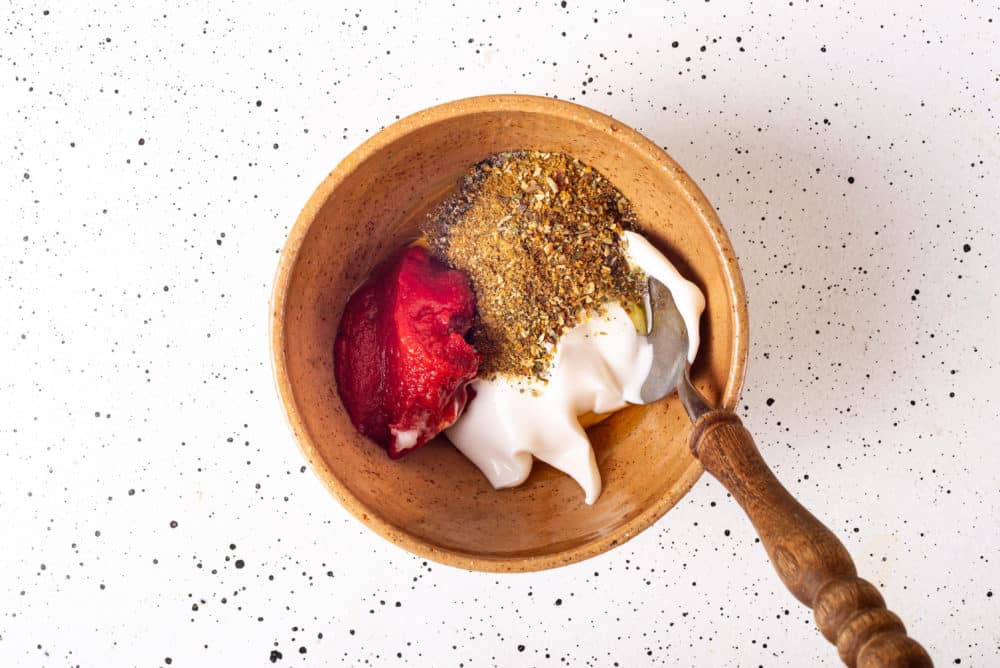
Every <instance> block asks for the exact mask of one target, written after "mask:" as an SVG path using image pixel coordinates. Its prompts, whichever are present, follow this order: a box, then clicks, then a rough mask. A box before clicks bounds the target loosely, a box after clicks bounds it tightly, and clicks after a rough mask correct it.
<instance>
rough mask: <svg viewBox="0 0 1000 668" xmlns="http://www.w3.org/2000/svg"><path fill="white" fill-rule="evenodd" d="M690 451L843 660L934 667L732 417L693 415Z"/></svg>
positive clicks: (864, 666) (863, 665)
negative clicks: (754, 532) (746, 519)
mask: <svg viewBox="0 0 1000 668" xmlns="http://www.w3.org/2000/svg"><path fill="white" fill-rule="evenodd" d="M691 451H692V452H693V453H694V455H695V456H696V457H697V458H698V459H700V460H701V463H702V466H704V467H705V470H706V471H708V472H709V473H711V474H712V475H713V476H715V477H716V478H717V479H718V480H719V482H721V483H722V484H723V486H724V487H725V488H726V489H727V490H729V493H730V494H732V495H733V497H734V498H735V499H736V501H737V502H738V503H739V504H740V506H741V507H742V508H743V510H744V511H745V512H746V514H747V516H748V517H749V518H750V521H751V522H752V523H753V525H754V528H755V529H757V535H759V536H760V540H761V542H762V543H763V544H764V548H765V549H766V550H767V555H768V556H769V557H770V558H771V563H772V564H773V565H774V569H775V570H776V571H777V572H778V576H779V577H780V578H781V581H782V582H784V583H785V586H786V587H788V589H789V591H791V592H792V594H794V595H795V598H797V599H799V600H800V601H802V602H803V603H805V604H806V605H808V606H809V607H810V608H812V609H813V613H814V615H815V617H816V625H817V626H818V627H819V630H820V631H821V632H822V633H823V635H824V636H825V637H826V639H827V640H829V641H830V642H831V643H833V644H835V645H836V646H837V651H838V652H839V653H840V658H841V659H842V660H843V661H844V663H845V664H847V665H848V666H852V667H854V666H857V667H859V668H874V667H875V666H879V667H882V666H892V667H894V668H895V667H903V666H906V667H910V668H916V667H920V668H923V667H925V666H933V664H932V662H931V658H930V656H928V655H927V652H926V651H925V650H924V648H923V647H921V646H920V644H919V643H918V642H917V641H915V640H913V639H912V638H910V637H909V636H907V635H906V628H905V627H904V626H903V622H902V621H900V619H899V617H897V616H896V615H895V614H894V613H892V612H890V611H889V610H887V609H886V607H885V601H884V600H882V595H881V594H879V591H878V589H876V588H875V586H874V585H873V584H871V583H870V582H868V581H867V580H863V579H861V578H859V577H858V574H857V570H856V569H855V567H854V562H853V561H851V555H850V554H848V553H847V549H846V548H845V547H844V545H843V544H842V543H841V542H840V541H839V540H837V537H836V536H834V535H833V533H832V532H831V531H830V530H829V529H827V528H826V527H825V526H824V525H823V523H822V522H820V521H819V520H817V519H816V518H815V517H813V515H812V514H811V513H810V512H809V511H808V510H806V509H805V508H803V507H802V505H801V504H799V502H798V501H796V500H795V498H794V497H793V496H792V495H791V494H789V493H788V490H786V489H785V488H784V487H783V486H782V485H781V483H780V482H778V479H777V478H775V477H774V473H772V472H771V469H770V468H768V466H767V464H766V463H764V460H763V459H762V458H761V456H760V452H758V450H757V446H756V445H755V444H754V442H753V437H752V436H751V435H750V432H748V431H747V430H746V429H745V428H744V427H743V423H742V422H740V419H739V418H738V417H737V416H736V415H734V414H732V413H729V412H727V411H719V410H713V411H711V412H708V413H706V414H705V415H702V416H701V417H700V418H698V420H697V421H696V422H695V424H694V428H693V430H692V433H691Z"/></svg>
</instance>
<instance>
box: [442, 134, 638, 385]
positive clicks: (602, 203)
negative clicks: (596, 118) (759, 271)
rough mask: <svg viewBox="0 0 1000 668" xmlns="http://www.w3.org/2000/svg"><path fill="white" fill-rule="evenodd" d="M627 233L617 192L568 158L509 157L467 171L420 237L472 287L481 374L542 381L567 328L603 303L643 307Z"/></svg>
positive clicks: (625, 211)
mask: <svg viewBox="0 0 1000 668" xmlns="http://www.w3.org/2000/svg"><path fill="white" fill-rule="evenodd" d="M635 224H636V216H635V212H634V211H633V209H632V205H631V204H630V203H629V201H628V200H627V199H626V198H625V197H624V196H623V195H622V194H621V192H619V191H618V189H617V188H615V186H614V185H613V184H612V183H611V182H610V181H608V180H607V179H606V178H605V177H603V176H602V175H601V174H600V173H598V172H597V171H596V170H595V169H593V168H591V167H589V166H588V165H585V164H583V163H581V162H580V161H578V160H576V159H575V158H573V157H572V156H569V155H566V154H563V153H541V152H537V151H512V152H507V153H498V154H496V155H493V156H490V157H489V158H487V159H486V160H484V161H482V162H480V163H479V164H477V165H475V166H474V167H473V168H472V170H471V171H470V172H469V174H468V175H467V176H466V177H465V179H464V180H463V181H462V182H461V184H460V187H459V189H458V191H457V192H456V193H455V194H454V195H452V196H451V197H449V198H447V199H446V200H445V201H444V202H442V203H441V204H440V205H438V207H436V209H435V210H434V211H432V212H431V214H430V215H429V216H428V219H427V220H426V221H425V224H424V229H423V231H424V235H425V237H426V239H427V240H428V242H429V243H430V246H431V250H432V252H433V253H434V254H435V255H437V256H438V257H439V258H440V259H442V260H444V261H445V262H447V263H448V264H450V265H451V266H453V267H455V268H457V269H462V270H464V271H465V272H467V273H468V275H469V278H470V279H471V281H472V285H473V289H474V291H475V293H476V309H477V315H476V322H475V324H474V325H473V330H472V340H473V343H474V345H475V346H476V348H477V349H478V350H479V352H480V353H481V354H482V355H483V363H482V365H481V366H480V375H482V376H484V377H491V376H493V375H496V374H501V375H508V376H533V377H536V378H541V379H544V374H545V371H546V369H547V368H548V365H549V362H550V361H551V359H552V354H553V352H554V347H555V344H556V342H557V341H558V340H559V338H560V337H561V336H562V334H563V333H564V332H565V331H566V330H567V329H569V328H571V327H573V326H574V325H576V324H578V323H579V322H581V321H582V320H583V319H584V318H586V317H589V316H591V315H594V314H601V313H602V312H603V309H604V306H605V305H606V304H607V303H609V302H620V303H622V304H638V303H641V301H642V296H643V292H644V290H645V280H644V276H642V275H641V272H639V271H638V270H634V269H633V268H632V267H630V265H629V263H628V258H627V256H626V255H625V252H624V250H623V248H622V239H621V236H622V233H623V232H624V231H625V230H627V229H634V228H635Z"/></svg>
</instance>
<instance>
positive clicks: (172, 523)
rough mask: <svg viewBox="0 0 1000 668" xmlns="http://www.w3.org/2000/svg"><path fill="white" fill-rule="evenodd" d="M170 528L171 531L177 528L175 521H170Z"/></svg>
mask: <svg viewBox="0 0 1000 668" xmlns="http://www.w3.org/2000/svg"><path fill="white" fill-rule="evenodd" d="M170 528H171V529H176V528H177V520H170Z"/></svg>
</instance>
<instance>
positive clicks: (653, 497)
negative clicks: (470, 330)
mask: <svg viewBox="0 0 1000 668" xmlns="http://www.w3.org/2000/svg"><path fill="white" fill-rule="evenodd" d="M514 149H537V150H542V151H563V152H566V153H569V154H571V155H574V156H576V157H577V158H579V159H580V160H582V161H583V162H585V163H588V164H590V165H591V166H593V167H594V168H596V169H597V170H599V171H600V172H601V173H603V174H604V175H605V176H607V177H608V178H610V179H611V181H612V182H613V183H614V184H615V185H616V186H617V187H618V188H619V189H620V190H621V191H622V192H623V193H624V194H625V196H627V197H628V198H629V199H630V200H631V201H632V204H633V205H634V207H635V210H636V212H637V214H638V217H639V220H640V221H641V231H642V232H643V233H644V234H646V235H647V236H648V237H649V238H650V239H651V240H652V241H653V242H654V243H655V244H656V245H657V246H658V247H659V248H660V250H662V251H663V252H664V253H665V254H666V255H667V257H669V258H670V259H671V260H672V261H673V262H674V263H675V264H676V265H677V267H678V269H679V270H680V271H681V273H682V274H684V275H685V276H686V277H688V278H690V279H691V280H693V281H694V282H695V283H697V284H698V285H699V286H700V287H701V289H702V291H703V292H704V293H705V295H706V298H707V307H706V312H705V313H706V314H705V316H703V317H702V321H701V328H702V349H701V351H700V353H699V355H698V359H697V362H696V364H695V367H694V379H695V384H696V385H697V386H698V387H699V388H700V389H701V390H702V391H703V392H704V393H705V394H706V395H707V396H708V397H709V398H710V399H711V400H712V401H715V402H717V403H718V404H719V405H721V406H724V407H726V408H732V407H733V406H734V405H735V403H736V400H737V397H738V395H739V391H740V386H741V384H742V381H743V371H744V366H745V362H746V355H747V313H746V301H745V296H744V291H743V283H742V278H741V276H740V271H739V268H738V266H737V263H736V257H735V256H734V254H733V249H732V246H731V245H730V243H729V239H728V238H727V236H726V233H725V231H724V230H723V228H722V225H721V224H720V222H719V219H718V217H717V216H716V214H715V212H714V211H713V209H712V207H711V205H709V203H708V202H707V201H706V199H705V196H704V195H703V194H702V193H701V191H700V190H699V189H698V187H697V186H696V185H695V184H694V183H693V182H692V181H691V179H690V177H688V175H687V174H685V173H684V171H683V170H682V169H681V168H680V167H679V166H678V165H677V163H675V162H674V161H673V160H672V159H671V158H670V157H669V156H668V155H667V154H666V153H664V152H663V151H662V150H661V149H660V148H658V147H657V146H656V145H655V144H653V143H652V142H650V141H649V140H648V139H646V138H645V137H643V136H642V135H640V134H639V133H638V132H636V131H635V130H632V129H631V128H629V127H627V126H625V125H624V124H622V123H620V122H619V121H616V120H615V119H613V118H610V117H609V116H605V115H604V114H601V113H598V112H596V111H594V110H591V109H587V108H585V107H581V106H579V105H576V104H571V103H568V102H562V101H558V100H552V99H547V98H539V97H531V96H522V95H493V96H486V97H476V98H470V99H465V100H458V101H456V102H450V103H447V104H443V105H440V106H437V107H433V108H431V109H427V110H425V111H421V112H419V113H416V114H414V115H412V116H408V117H407V118H404V119H403V120H401V121H399V122H397V123H394V124H393V125H391V126H389V127H388V128H386V129H384V130H382V131H381V132H379V133H378V134H376V135H374V136H373V137H371V138H370V139H369V140H368V141H366V142H365V143H364V144H362V145H361V146H360V147H358V148H357V149H356V150H355V151H354V152H353V153H351V154H350V155H348V156H347V157H346V158H345V159H344V160H343V161H342V162H341V163H340V164H339V165H338V166H337V168H336V169H334V170H333V172H331V173H330V175H329V176H328V177H327V178H326V179H325V180H324V181H323V183H321V184H320V186H319V188H317V189H316V192H315V193H313V195H312V197H311V198H310V199H309V201H308V202H307V203H306V205H305V208H304V209H303V210H302V213H301V214H300V215H299V218H298V220H297V221H296V223H295V226H294V227H293V228H292V231H291V233H290V234H289V237H288V241H287V243H286V244H285V247H284V250H283V251H282V253H281V257H280V261H279V266H278V273H277V278H276V280H275V285H274V293H273V296H272V303H271V345H272V351H273V358H274V359H273V361H274V372H275V378H276V382H277V386H278V391H279V393H280V395H281V400H282V402H283V404H284V408H285V411H286V413H287V415H288V419H289V422H290V424H291V427H292V430H293V432H294V434H295V438H296V439H297V440H298V442H299V445H300V446H301V447H302V450H303V451H304V453H305V455H306V457H307V458H308V460H309V462H310V464H311V465H312V467H313V469H314V470H315V471H316V473H317V474H318V475H319V477H320V478H321V479H322V481H323V482H324V483H325V484H326V486H327V487H328V488H329V489H330V491H331V492H332V493H333V495H334V496H335V497H336V498H337V499H338V500H339V501H340V502H341V503H342V504H343V505H344V506H345V507H346V508H347V510H349V511H350V512H351V513H353V514H354V515H355V516H356V517H357V518H358V519H360V520H361V521H362V522H364V523H365V524H366V525H367V526H368V527H370V528H371V529H373V530H374V531H376V532H377V533H379V534H380V535H382V536H383V537H384V538H386V539H388V540H389V541H391V542H393V543H395V544H397V545H399V546H400V547H403V548H405V549H406V550H409V551H410V552H413V553H415V554H417V555H420V556H422V557H426V558H429V559H433V560H435V561H438V562H442V563H445V564H449V565H452V566H457V567H461V568H466V569H472V570H482V571H530V570H539V569H544V568H553V567H556V566H561V565H564V564H569V563H572V562H576V561H579V560H581V559H586V558H588V557H591V556H594V555H596V554H599V553H601V552H604V551H605V550H608V549H610V548H611V547H614V546H616V545H621V544H622V543H624V542H625V541H627V540H628V539H629V538H632V537H633V536H635V535H636V534H637V533H639V532H640V531H642V530H643V529H645V528H646V527H648V526H649V525H650V524H652V523H653V522H655V521H656V520H657V519H659V518H660V517H661V516H662V515H663V514H664V513H666V511H667V510H669V509H670V508H671V507H672V506H673V505H674V504H675V503H676V502H677V500H678V499H680V498H681V497H682V496H683V495H684V494H685V493H686V492H687V491H688V490H689V489H690V488H691V486H692V485H693V484H694V483H695V481H696V480H697V479H698V476H700V475H701V473H702V468H701V466H700V465H699V463H698V461H697V460H696V459H695V458H694V457H693V456H692V455H691V453H690V452H689V451H688V447H687V439H688V434H689V428H690V425H689V422H688V419H687V417H686V416H685V414H684V410H683V408H682V407H681V405H680V402H679V400H678V399H677V396H676V394H675V395H673V396H672V397H670V398H668V399H665V400H662V401H660V402H657V403H655V404H652V405H649V406H632V407H629V408H626V409H625V410H623V411H621V412H619V413H616V414H615V415H613V416H612V417H610V418H609V419H607V420H606V421H604V422H602V423H600V424H598V425H596V426H594V427H592V428H591V429H589V435H590V437H591V440H592V442H593V446H594V450H595V453H596V456H597V461H598V464H599V466H600V471H601V476H602V478H603V480H604V491H603V493H602V494H601V496H600V498H599V499H598V501H597V503H596V504H594V505H593V506H588V505H586V504H585V503H584V500H583V493H582V492H581V490H580V488H579V487H578V486H577V485H576V483H575V482H573V480H572V479H570V478H569V477H568V476H565V475H562V474H560V473H558V472H556V471H555V470H553V469H551V468H549V467H547V466H545V465H543V464H541V463H537V462H536V465H535V469H534V471H533V473H532V474H531V477H530V478H529V479H528V480H527V482H526V483H525V484H523V485H521V486H520V487H517V488H514V489H506V490H499V491H498V490H494V489H493V488H492V487H491V486H490V485H489V483H488V482H487V481H486V479H485V478H484V477H483V476H482V474H481V473H480V472H479V471H478V470H477V469H476V468H475V467H474V466H473V465H472V464H471V463H470V462H469V461H468V460H466V459H465V458H464V457H463V456H462V455H461V454H459V452H458V451H457V450H456V449H455V448H453V447H452V446H451V445H450V444H449V443H448V442H447V441H446V440H445V439H444V438H438V439H436V440H435V441H432V442H431V443H429V444H428V445H426V446H425V447H424V448H422V449H421V450H419V451H416V452H414V453H412V454H410V455H408V456H407V457H405V458H403V459H401V460H398V461H392V460H390V459H389V457H388V456H387V455H386V453H385V451H384V450H382V449H381V448H380V447H379V446H377V445H376V444H374V443H372V442H371V441H368V440H367V439H365V438H364V437H362V436H361V435H360V434H359V433H358V432H357V431H356V430H355V429H354V427H353V426H352V425H351V422H350V420H349V418H348V416H347V412H346V411H345V409H344V406H343V404H342V403H341V400H340V397H339V395H338V394H337V388H336V384H335V380H334V373H333V340H334V337H335V335H336V332H337V325H338V323H339V320H340V315H341V312H342V311H343V308H344V304H345V303H346V301H347V298H348V296H349V295H350V294H351V292H352V291H353V290H354V288H355V287H356V286H357V285H358V284H359V282H360V281H362V280H363V279H364V278H365V276H366V275H367V274H368V272H369V270H370V269H371V268H372V267H373V266H374V265H375V264H376V263H378V262H379V261H380V260H382V259H383V258H385V257H386V256H387V255H388V254H390V253H391V252H392V251H394V250H395V249H397V248H398V247H399V246H401V245H403V244H405V243H407V242H409V241H411V240H412V239H413V238H414V237H415V236H416V233H417V232H416V230H417V225H418V223H419V220H420V219H421V217H422V216H424V215H425V214H426V211H427V210H428V209H429V208H430V207H431V206H432V205H433V204H434V203H435V202H437V201H439V200H440V199H441V198H442V197H443V195H444V194H445V193H446V192H447V191H449V190H450V189H452V188H453V187H454V186H455V184H456V182H457V180H458V179H459V177H461V176H462V175H463V174H464V173H465V172H466V171H467V170H468V169H469V168H470V167H471V166H472V165H473V164H475V163H476V162H478V161H479V160H481V159H483V158H485V157H486V156H488V155H490V154H492V153H496V152H498V151H507V150H514Z"/></svg>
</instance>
